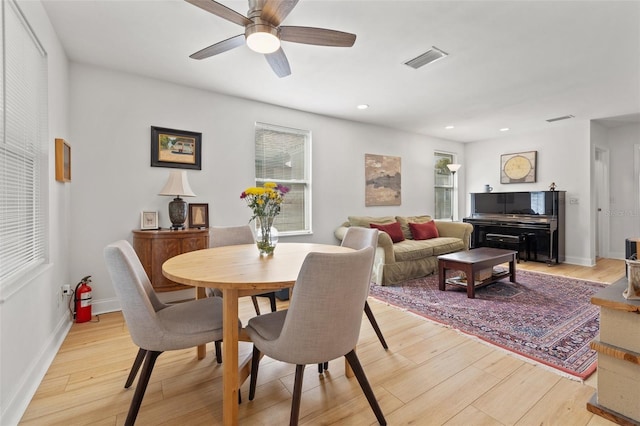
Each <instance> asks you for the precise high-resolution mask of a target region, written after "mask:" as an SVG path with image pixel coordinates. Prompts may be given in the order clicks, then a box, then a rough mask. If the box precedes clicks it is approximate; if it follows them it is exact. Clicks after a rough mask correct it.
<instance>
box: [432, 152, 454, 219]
mask: <svg viewBox="0 0 640 426" xmlns="http://www.w3.org/2000/svg"><path fill="white" fill-rule="evenodd" d="M452 163H453V154H447V153H443V152H435V153H434V174H435V177H434V179H433V182H434V184H433V192H434V194H435V205H434V219H451V216H452V211H453V210H452V206H451V201H452V200H453V197H452V193H453V179H452V175H451V172H450V171H449V169H448V168H447V164H452Z"/></svg>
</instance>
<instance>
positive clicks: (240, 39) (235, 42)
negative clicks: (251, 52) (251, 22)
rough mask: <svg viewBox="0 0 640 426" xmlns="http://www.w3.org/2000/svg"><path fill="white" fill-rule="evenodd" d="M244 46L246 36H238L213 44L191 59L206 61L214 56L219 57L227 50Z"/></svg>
mask: <svg viewBox="0 0 640 426" xmlns="http://www.w3.org/2000/svg"><path fill="white" fill-rule="evenodd" d="M243 44H244V34H238V35H237V36H234V37H231V38H228V39H226V40H224V41H221V42H219V43H216V44H212V45H211V46H209V47H205V48H204V49H202V50H199V51H197V52H196V53H194V54H193V55H190V56H189V57H190V58H192V59H204V58H208V57H210V56H213V55H217V54H219V53H222V52H226V51H227V50H231V49H233V48H236V47H238V46H242V45H243Z"/></svg>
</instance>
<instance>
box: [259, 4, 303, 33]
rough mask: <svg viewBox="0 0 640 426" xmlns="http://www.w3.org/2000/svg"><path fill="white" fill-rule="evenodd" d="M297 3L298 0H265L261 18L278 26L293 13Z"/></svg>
mask: <svg viewBox="0 0 640 426" xmlns="http://www.w3.org/2000/svg"><path fill="white" fill-rule="evenodd" d="M296 4H298V0H265V2H264V4H263V5H262V13H261V14H260V19H263V20H265V21H267V22H269V23H270V24H271V25H273V26H275V27H277V26H278V25H280V22H282V21H284V18H286V17H287V16H288V15H289V13H291V11H292V10H293V8H294V7H295V6H296Z"/></svg>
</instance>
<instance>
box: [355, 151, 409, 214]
mask: <svg viewBox="0 0 640 426" xmlns="http://www.w3.org/2000/svg"><path fill="white" fill-rule="evenodd" d="M364 174H365V179H366V187H365V205H366V206H367V207H369V206H399V205H400V203H401V201H402V197H401V181H402V179H401V177H402V173H401V168H400V157H391V156H388V155H375V154H365V155H364Z"/></svg>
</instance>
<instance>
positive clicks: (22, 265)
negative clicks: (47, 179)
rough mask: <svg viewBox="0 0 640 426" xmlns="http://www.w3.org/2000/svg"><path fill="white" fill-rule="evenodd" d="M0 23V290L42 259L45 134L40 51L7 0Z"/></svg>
mask: <svg viewBox="0 0 640 426" xmlns="http://www.w3.org/2000/svg"><path fill="white" fill-rule="evenodd" d="M2 24H3V28H4V33H3V39H2V50H3V55H2V61H3V64H2V65H3V66H2V69H3V72H2V78H3V84H2V85H0V90H1V95H2V102H0V108H1V109H2V110H1V118H0V131H1V133H0V135H1V139H0V288H2V287H4V286H5V285H7V283H10V282H12V281H14V280H16V279H17V278H18V277H21V276H22V274H24V273H26V272H28V271H29V270H30V269H31V268H33V267H35V266H37V265H39V264H41V263H43V262H44V259H45V238H46V232H45V226H44V212H43V202H42V201H43V200H42V193H41V180H42V179H43V176H42V168H43V167H44V166H45V165H46V151H45V150H44V149H43V147H44V146H46V145H45V140H46V134H47V62H46V52H45V51H44V49H43V48H42V46H41V45H40V43H39V42H38V39H37V38H36V36H35V34H34V33H33V31H32V30H31V28H30V27H29V24H28V23H27V21H26V19H25V18H24V16H23V14H22V12H21V11H20V9H19V8H18V6H17V4H16V3H15V2H14V1H13V0H10V1H3V2H2Z"/></svg>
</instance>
